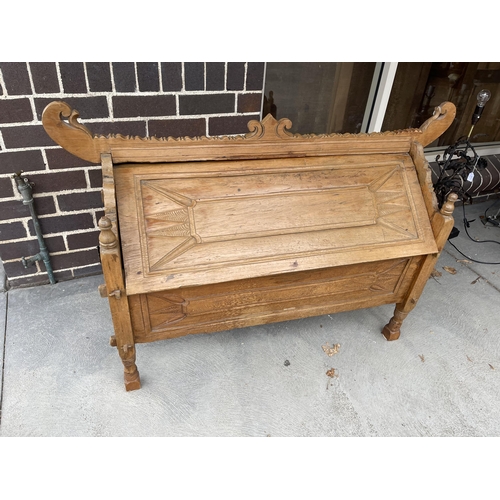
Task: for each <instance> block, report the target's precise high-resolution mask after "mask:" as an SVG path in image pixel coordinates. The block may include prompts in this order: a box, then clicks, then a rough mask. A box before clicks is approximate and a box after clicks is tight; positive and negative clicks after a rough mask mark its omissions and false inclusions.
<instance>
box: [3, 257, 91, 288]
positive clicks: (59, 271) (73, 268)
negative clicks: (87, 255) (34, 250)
mask: <svg viewBox="0 0 500 500" xmlns="http://www.w3.org/2000/svg"><path fill="white" fill-rule="evenodd" d="M37 264H38V262H37ZM99 264H100V263H99ZM95 265H96V264H86V265H85V266H75V267H65V268H63V269H58V270H57V271H54V273H61V272H64V271H75V270H78V269H85V268H86V267H92V266H95ZM37 269H38V267H37ZM44 275H47V271H45V270H43V271H42V270H41V269H40V270H37V271H36V272H35V273H33V274H28V275H23V276H13V277H12V278H11V277H8V278H7V279H8V280H9V282H11V283H12V282H13V281H14V280H21V279H24V278H29V277H32V276H34V277H39V276H44ZM73 277H74V276H73ZM64 281H67V280H64Z"/></svg>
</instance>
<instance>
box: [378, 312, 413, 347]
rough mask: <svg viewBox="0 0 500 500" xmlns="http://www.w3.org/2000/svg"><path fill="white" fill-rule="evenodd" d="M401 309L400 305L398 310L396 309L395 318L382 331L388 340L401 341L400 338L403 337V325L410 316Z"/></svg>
mask: <svg viewBox="0 0 500 500" xmlns="http://www.w3.org/2000/svg"><path fill="white" fill-rule="evenodd" d="M399 307H400V306H399V305H396V308H395V309H394V316H393V317H392V318H391V320H390V321H389V323H387V325H385V326H384V329H383V330H382V334H383V335H384V337H385V338H386V339H387V340H397V339H399V336H400V335H401V325H402V324H403V321H404V319H405V318H406V316H408V312H404V311H402V310H401V309H400V308H399Z"/></svg>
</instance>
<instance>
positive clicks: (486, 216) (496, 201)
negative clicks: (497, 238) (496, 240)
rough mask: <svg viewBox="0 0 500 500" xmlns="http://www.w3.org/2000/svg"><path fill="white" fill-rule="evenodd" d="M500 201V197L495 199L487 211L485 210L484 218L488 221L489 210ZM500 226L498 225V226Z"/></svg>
mask: <svg viewBox="0 0 500 500" xmlns="http://www.w3.org/2000/svg"><path fill="white" fill-rule="evenodd" d="M499 201H500V198H499V199H498V200H495V201H494V202H493V203H492V204H491V205H490V206H489V207H488V208H487V209H486V210H485V211H484V219H485V220H486V221H488V215H487V213H488V211H489V210H491V209H492V208H493V207H494V206H495V205H496V204H497V203H498V202H499ZM497 227H498V226H497Z"/></svg>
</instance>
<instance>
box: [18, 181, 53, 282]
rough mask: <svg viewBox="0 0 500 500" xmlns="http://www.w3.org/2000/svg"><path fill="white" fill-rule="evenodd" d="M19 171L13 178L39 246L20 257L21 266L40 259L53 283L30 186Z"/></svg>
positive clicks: (48, 258)
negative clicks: (26, 206) (29, 254)
mask: <svg viewBox="0 0 500 500" xmlns="http://www.w3.org/2000/svg"><path fill="white" fill-rule="evenodd" d="M21 173H22V172H20V173H18V174H14V179H15V181H16V184H17V190H18V191H19V193H20V194H21V196H22V197H23V203H24V204H25V205H28V208H29V210H30V214H31V218H32V219H33V225H34V226H35V232H36V236H37V238H38V244H39V246H40V251H39V252H38V253H37V254H36V255H33V256H32V257H28V258H25V257H21V262H22V263H23V266H24V267H25V268H26V269H27V268H28V267H29V266H32V265H33V264H34V263H35V262H36V261H37V260H42V261H43V263H44V264H45V269H46V270H47V274H48V275H49V281H50V283H51V284H52V285H53V284H54V283H55V282H56V280H55V278H54V273H53V271H52V265H51V263H50V256H49V252H48V250H47V246H46V245H45V241H44V239H43V235H42V229H41V227H40V223H39V222H38V216H37V214H36V212H35V207H34V200H33V195H32V187H31V184H30V182H29V181H28V179H26V178H25V177H21Z"/></svg>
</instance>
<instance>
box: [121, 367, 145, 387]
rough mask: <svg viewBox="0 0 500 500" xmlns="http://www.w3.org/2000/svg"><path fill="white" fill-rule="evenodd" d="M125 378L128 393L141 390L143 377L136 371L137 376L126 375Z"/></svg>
mask: <svg viewBox="0 0 500 500" xmlns="http://www.w3.org/2000/svg"><path fill="white" fill-rule="evenodd" d="M123 378H124V380H125V389H126V390H127V391H136V390H137V389H140V388H141V377H140V376H139V372H138V370H137V369H136V370H135V374H129V373H127V372H125V373H124V375H123Z"/></svg>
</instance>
